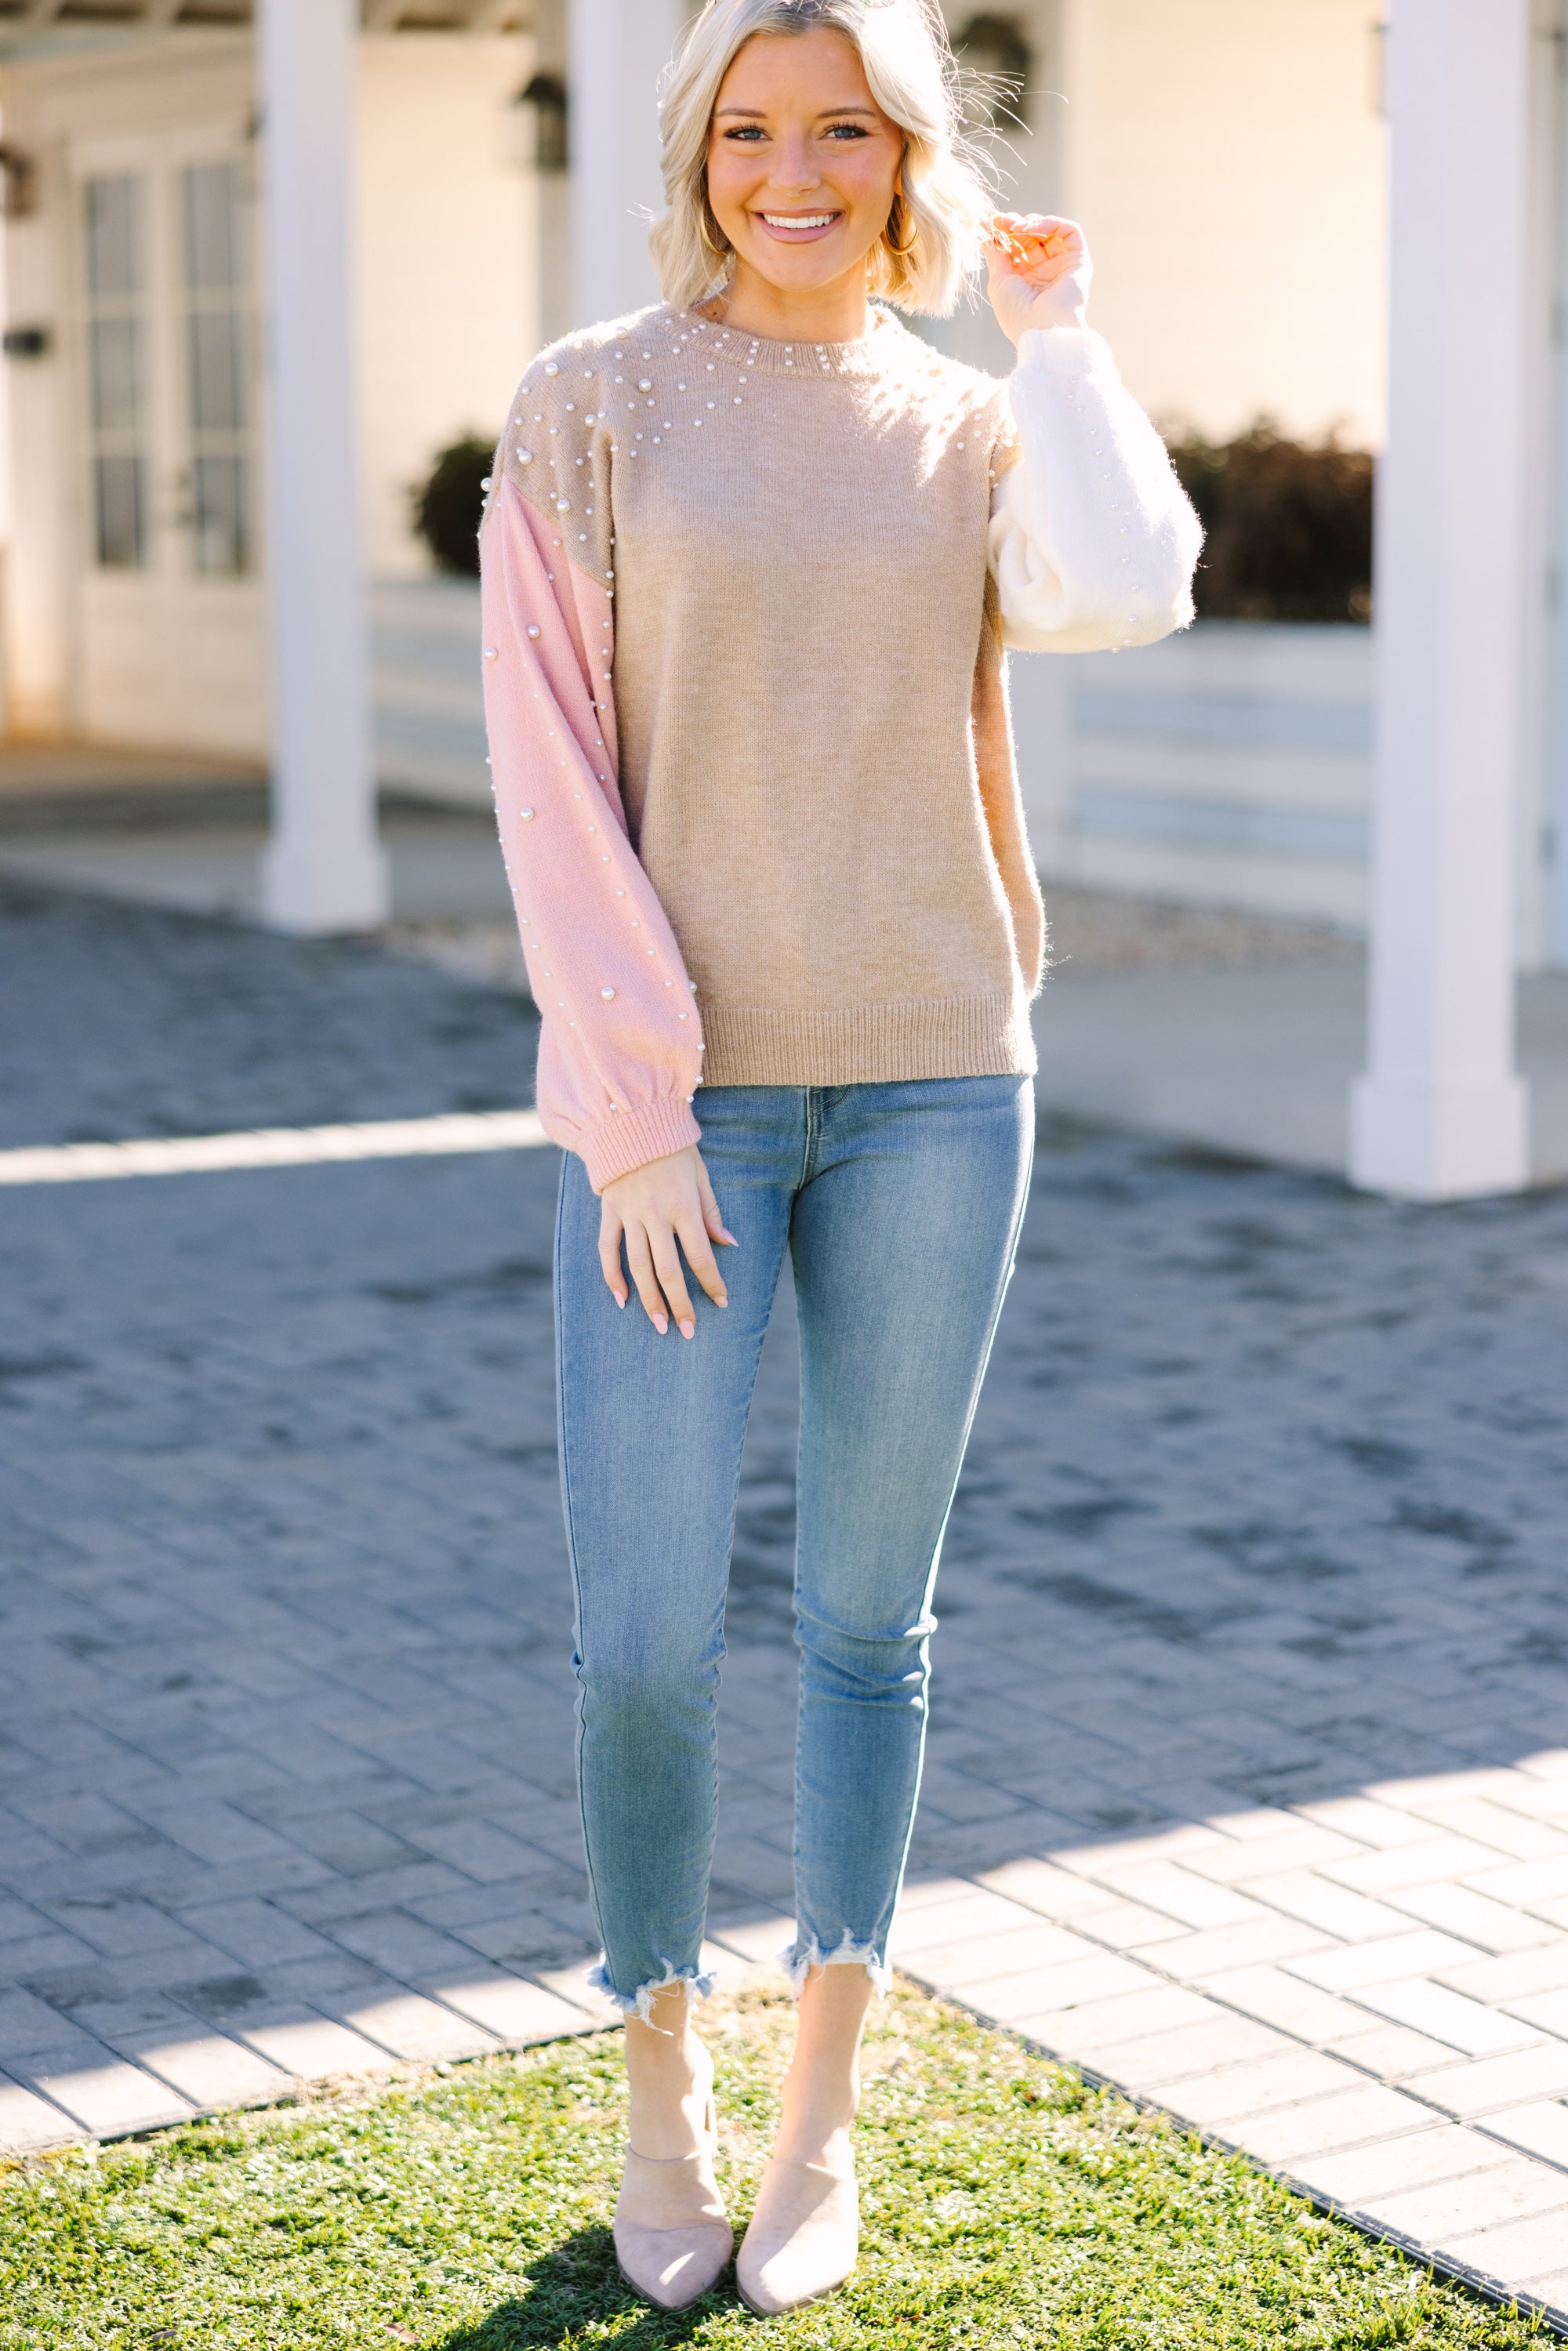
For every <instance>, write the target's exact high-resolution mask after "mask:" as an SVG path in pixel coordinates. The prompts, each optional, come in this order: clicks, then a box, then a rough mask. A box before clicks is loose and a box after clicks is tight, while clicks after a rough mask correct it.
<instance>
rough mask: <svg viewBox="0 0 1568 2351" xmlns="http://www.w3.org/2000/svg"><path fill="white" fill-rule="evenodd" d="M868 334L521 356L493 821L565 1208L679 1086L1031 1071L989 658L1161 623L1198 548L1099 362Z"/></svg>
mask: <svg viewBox="0 0 1568 2351" xmlns="http://www.w3.org/2000/svg"><path fill="white" fill-rule="evenodd" d="M1024 345H1025V349H1024V353H1023V356H1022V359H1021V360H1020V365H1019V370H1018V372H1017V373H1016V374H1015V376H1014V377H1013V379H1012V380H1011V382H1010V384H1009V383H1003V382H998V381H994V380H992V379H991V378H988V377H987V376H984V375H981V374H978V373H977V372H976V371H973V370H971V369H968V368H966V367H963V366H960V365H958V364H957V363H956V362H954V361H952V360H947V359H946V358H944V357H941V356H939V355H938V354H937V353H936V352H935V351H934V350H931V349H930V348H929V347H928V346H927V345H926V344H925V343H924V342H922V341H921V340H919V339H918V338H916V337H915V335H914V334H912V333H911V332H909V331H908V329H905V328H904V327H903V326H902V325H900V324H899V323H898V321H897V320H896V319H894V317H893V316H892V314H891V313H889V312H886V311H878V312H874V313H873V324H872V326H871V328H870V329H869V330H868V332H867V333H866V334H865V335H864V336H863V337H862V338H861V339H860V340H857V341H854V342H850V343H843V344H827V345H821V344H813V343H799V344H794V345H790V344H785V343H779V342H770V341H768V340H763V339H759V338H754V337H751V336H748V335H745V334H742V333H739V332H737V331H734V330H727V329H725V328H724V327H723V326H722V325H720V326H716V325H714V324H712V323H710V322H709V321H707V320H706V319H702V318H701V317H700V316H698V315H696V314H695V313H690V312H675V311H673V310H671V309H669V308H667V307H665V306H662V305H661V306H659V307H658V308H654V309H653V310H650V311H647V312H643V313H640V314H638V315H637V316H635V317H633V318H631V319H622V320H620V321H616V322H613V323H612V324H611V325H609V326H606V327H600V328H595V329H591V330H590V331H589V332H587V333H585V334H581V335H578V336H573V337H571V338H570V339H568V340H567V341H566V342H565V343H563V344H560V345H558V346H556V347H555V348H554V350H551V351H550V352H549V353H547V354H545V355H544V356H543V358H542V359H541V360H538V361H537V362H536V363H535V365H534V367H533V368H532V369H530V371H529V372H528V376H527V377H526V378H525V380H524V383H523V386H522V388H521V390H520V392H519V393H518V396H517V402H516V404H515V406H514V409H513V413H512V415H511V418H510V419H509V421H508V424H507V433H506V434H505V436H504V437H503V440H502V443H501V445H500V448H499V450H498V451H497V475H496V483H495V487H494V489H493V490H492V493H491V500H490V507H489V510H488V512H487V516H486V527H485V532H484V542H483V543H484V559H485V571H486V656H487V663H488V664H489V666H488V667H487V674H486V686H487V694H488V704H489V715H490V720H491V736H492V748H493V753H494V756H495V764H496V783H497V805H498V808H499V810H500V814H501V821H502V832H503V839H504V841H505V842H506V843H507V853H508V862H509V866H510V870H511V872H512V876H513V882H514V887H515V889H516V890H517V893H518V911H519V917H520V919H521V922H522V926H523V934H524V937H525V940H526V941H528V946H529V957H530V971H531V973H532V974H533V975H534V980H535V993H536V996H537V997H538V999H539V1001H540V1004H541V1008H543V1010H544V1014H545V1020H546V1032H547V1033H546V1040H545V1047H544V1051H543V1053H542V1055H541V1071H540V1105H541V1109H543V1110H544V1111H545V1113H546V1115H547V1121H549V1119H550V1117H551V1114H552V1105H553V1107H554V1114H555V1125H554V1127H553V1128H552V1131H555V1132H558V1133H559V1138H560V1139H561V1140H563V1141H566V1142H569V1143H570V1146H571V1147H573V1148H577V1149H580V1150H582V1151H583V1152H584V1155H585V1156H587V1157H588V1158H589V1159H590V1162H591V1166H593V1167H595V1168H596V1169H597V1170H598V1171H599V1172H598V1173H597V1174H596V1177H595V1180H596V1181H598V1180H608V1175H606V1174H605V1173H604V1171H605V1170H607V1169H608V1170H610V1171H611V1172H620V1167H621V1165H622V1163H624V1164H625V1165H635V1164H637V1162H636V1155H635V1154H636V1149H637V1147H638V1146H637V1144H634V1143H633V1140H632V1125H633V1123H635V1122H637V1121H639V1120H643V1122H644V1123H643V1126H642V1127H639V1128H638V1129H637V1132H638V1134H640V1135H641V1136H642V1137H643V1142H644V1143H645V1144H646V1145H647V1147H646V1148H644V1149H643V1156H648V1155H653V1144H657V1145H658V1146H659V1147H660V1148H664V1149H667V1148H671V1147H674V1145H673V1144H672V1141H671V1137H672V1136H673V1135H674V1132H675V1129H676V1127H677V1126H678V1125H679V1124H680V1121H679V1119H678V1117H674V1116H673V1114H674V1112H675V1109H676V1105H677V1103H678V1102H681V1101H683V1100H686V1099H690V1098H691V1097H693V1096H695V1108H696V1109H697V1111H698V1112H699V1113H700V1094H698V1093H697V1092H696V1080H695V1076H694V1078H693V1081H692V1082H691V1083H690V1084H689V1085H687V1084H683V1082H682V1078H683V1073H684V1071H686V1070H687V1069H690V1070H692V1071H700V1073H701V1075H700V1082H701V1083H702V1084H706V1085H709V1086H712V1085H811V1084H820V1085H841V1084H848V1083H853V1082H857V1081H881V1080H896V1079H913V1078H929V1077H957V1076H970V1075H974V1076H978V1075H986V1074H991V1073H998V1072H1005V1071H1019V1072H1024V1071H1030V1070H1031V1069H1032V1068H1033V1066H1034V1052H1033V1045H1032V1040H1031V1037H1030V1021H1029V1010H1028V1008H1029V1003H1030V998H1031V997H1032V996H1033V994H1034V993H1035V991H1036V989H1037V987H1038V986H1039V983H1040V968H1041V956H1042V943H1043V934H1044V925H1043V916H1042V912H1041V905H1040V891H1039V887H1038V884H1037V883H1036V879H1035V873H1034V868H1033V862H1032V859H1031V858H1030V852H1029V847H1028V841H1027V839H1026V835H1025V828H1024V820H1023V810H1022V805H1021V801H1020V797H1019V784H1018V777H1017V773H1016V769H1015V764H1014V758H1013V749H1012V740H1011V730H1010V726H1009V717H1008V706H1007V686H1006V667H1005V659H1004V644H1005V643H1019V644H1023V645H1030V646H1039V647H1041V648H1044V649H1056V648H1060V649H1061V650H1078V649H1081V648H1082V647H1085V646H1089V645H1094V644H1120V643H1137V642H1143V643H1146V642H1150V641H1151V640H1152V639H1153V638H1154V637H1155V636H1159V635H1163V634H1165V633H1166V632H1167V631H1168V630H1169V629H1170V628H1171V627H1173V626H1176V625H1179V624H1180V623H1181V622H1183V621H1184V620H1185V619H1186V618H1188V617H1190V612H1191V604H1190V597H1189V594H1188V585H1189V580H1190V573H1191V569H1192V562H1193V559H1194V558H1195V556H1196V552H1197V540H1196V525H1194V524H1193V523H1192V517H1191V514H1190V509H1189V508H1187V507H1186V502H1185V500H1184V499H1183V498H1182V497H1181V494H1180V491H1179V489H1178V488H1176V485H1175V482H1174V477H1173V476H1172V475H1171V473H1170V468H1169V465H1168V462H1167V461H1166V457H1165V453H1164V450H1163V448H1162V447H1161V446H1160V444H1159V443H1158V441H1157V438H1156V436H1155V434H1153V431H1152V428H1151V427H1150V426H1149V425H1148V423H1147V421H1146V419H1145V418H1144V416H1143V414H1142V412H1141V411H1140V410H1138V409H1137V407H1136V405H1135V403H1134V402H1132V401H1131V399H1130V398H1129V396H1128V394H1127V393H1126V392H1125V391H1124V389H1123V387H1122V385H1121V383H1120V380H1119V378H1118V377H1117V376H1116V373H1115V370H1114V367H1113V364H1112V362H1111V360H1110V355H1109V353H1108V351H1106V350H1105V347H1104V345H1103V342H1102V341H1101V340H1100V339H1099V337H1098V336H1095V335H1092V334H1090V333H1088V332H1087V331H1076V330H1061V329H1056V330H1052V331H1051V332H1050V333H1037V334H1030V335H1027V336H1026V337H1025V338H1024ZM1096 477H1098V478H1096ZM497 507H500V508H502V509H503V510H504V511H502V512H497ZM1129 532H1131V534H1132V535H1131V537H1129ZM1129 548H1130V549H1131V550H1132V552H1129V551H1128V550H1129ZM1118 566H1119V567H1120V568H1118ZM1130 574H1131V575H1132V576H1130ZM547 602H548V603H550V604H551V605H552V607H553V610H552V611H551V613H550V614H549V616H548V617H547V619H546V623H545V630H544V643H543V644H542V645H540V644H538V643H536V642H530V641H538V640H539V638H540V622H539V614H538V610H537V609H536V608H539V607H542V605H543V604H545V603H547ZM552 638H553V639H555V640H556V641H557V643H558V656H559V648H565V649H566V652H567V653H570V650H571V648H572V647H575V648H576V649H577V653H578V655H579V656H580V662H579V673H580V674H579V675H578V676H577V677H576V678H575V679H574V678H573V677H572V676H571V675H570V674H568V670H569V669H570V664H566V666H565V667H563V659H562V658H561V657H556V658H554V660H553V666H552V659H551V656H550V646H551V641H552ZM596 640H597V642H596ZM574 701H575V706H574ZM584 703H586V707H584V706H583V705H584ZM563 771H564V772H563ZM580 771H581V772H580ZM596 785H597V786H598V787H599V788H600V789H597V790H596V789H595V786H596ZM569 789H570V794H571V799H570V801H565V800H560V804H559V825H558V824H557V821H556V820H557V816H558V810H557V805H556V803H557V801H558V800H559V797H560V795H561V794H562V793H563V792H565V791H567V790H569ZM585 792H586V795H587V796H586V798H585V797H584V794H585ZM547 795H548V796H549V798H548V800H547V799H546V796H547ZM523 802H526V803H527V805H526V807H525V806H520V805H519V804H520V803H523ZM541 802H543V803H544V804H541ZM538 817H545V818H547V819H549V820H550V824H551V826H552V827H553V828H554V829H552V830H548V831H547V829H546V828H545V827H544V826H541V825H540V823H539V822H538ZM601 819H603V820H604V821H605V825H608V826H613V827H614V828H615V829H616V831H618V832H619V831H622V830H623V831H624V834H625V836H626V840H627V841H629V845H630V848H631V849H632V851H633V852H634V853H635V860H636V868H637V869H638V870H632V868H631V867H630V866H629V864H628V861H627V860H626V858H625V857H624V855H623V853H622V849H621V848H617V847H616V844H615V842H614V841H610V839H609V834H608V832H607V831H605V830H604V828H603V827H602V826H601V824H600V821H599V820H601ZM563 828H564V829H563ZM576 831H582V833H583V839H582V841H581V842H580V843H578V842H577V841H576V839H575V833H576ZM590 835H592V836H594V837H593V839H590V838H589V836H590ZM601 841H605V842H607V843H608V846H607V847H605V848H604V849H603V850H602V852H601V850H600V848H599V846H598V844H599V842H601ZM612 852H613V855H612ZM596 866H597V867H598V868H599V869H601V872H600V873H599V875H598V876H597V877H596V873H595V868H596ZM602 869H609V870H608V871H604V870H602ZM644 877H645V883H646V885H647V887H646V889H644V887H643V881H644ZM638 933H640V935H637V936H634V935H633V934H638ZM669 935H673V946H674V953H673V954H672V952H671V949H670V938H669ZM644 941H651V942H653V944H652V945H649V946H644V944H643V942H644ZM644 956H647V957H649V958H651V959H652V960H653V966H654V968H653V970H648V969H644V968H643V960H642V959H643V957H644ZM666 967H668V968H666ZM661 975H662V977H661ZM541 976H542V981H543V983H544V984H541ZM655 981H656V982H657V987H658V988H659V989H662V990H668V991H669V994H668V995H667V996H665V995H664V994H657V993H656V994H654V995H653V996H652V997H650V996H649V994H648V989H649V988H650V987H653V985H654V983H655ZM599 982H602V984H601V985H600V984H597V983H599ZM628 985H631V986H632V989H633V992H634V993H636V994H637V998H638V1001H639V1002H640V1003H641V1004H642V1005H643V1007H644V1008H645V1009H646V1011H647V1015H648V1019H652V1021H653V1027H652V1028H651V1029H650V1028H649V1027H648V1026H647V1025H646V1022H644V1025H643V1027H642V1028H641V1029H637V1028H635V1027H634V1026H633V1025H632V1024H633V1014H632V1005H631V1002H630V1001H629V999H628V993H627V990H628ZM558 989H559V990H561V991H563V992H561V993H560V994H559V997H558V993H557V991H558ZM694 995H695V1007H694V1006H693V1005H692V998H693V996H694ZM676 1004H680V1005H684V1006H685V1007H686V1008H688V1012H682V1013H677V1012H675V1011H674V1010H673V1009H672V1008H673V1007H674V1005H676ZM601 1006H602V1007H604V1008H605V1009H604V1010H602V1011H601V1009H600V1007H601ZM665 1011H667V1012H668V1013H669V1022H668V1025H669V1027H670V1036H669V1038H668V1039H666V1038H665V1037H664V1033H663V1029H664V1025H665V1024H663V1023H662V1022H661V1021H660V1019H659V1017H658V1016H659V1015H660V1014H661V1013H662V1012H665ZM558 1013H559V1014H564V1015H565V1016H566V1017H565V1018H564V1019H557V1018H555V1017H553V1016H555V1015H556V1014H558ZM692 1013H695V1016H696V1022H695V1024H694V1021H693V1019H692V1018H690V1017H689V1014H692ZM681 1021H684V1022H685V1027H684V1029H678V1028H677V1027H676V1025H675V1024H677V1023H678V1022H681ZM698 1026H700V1036H699V1035H698V1033H697V1028H698ZM639 1038H641V1039H642V1040H643V1043H644V1044H645V1050H646V1053H647V1057H648V1059H647V1067H646V1071H645V1072H643V1074H642V1075H640V1074H639V1071H638V1068H637V1056H638V1052H639V1050H642V1047H640V1045H639V1041H638V1040H639ZM552 1055H553V1059H552ZM645 1114H646V1115H645ZM688 1115H689V1113H688ZM650 1121H651V1123H649V1122H650ZM695 1132H696V1128H695V1122H694V1123H692V1126H691V1133H692V1134H694V1135H695ZM629 1153H630V1154H631V1155H630V1156H629V1155H628V1154H629Z"/></svg>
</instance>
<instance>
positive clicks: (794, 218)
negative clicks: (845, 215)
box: [762, 213, 837, 228]
mask: <svg viewBox="0 0 1568 2351" xmlns="http://www.w3.org/2000/svg"><path fill="white" fill-rule="evenodd" d="M762 217H763V219H764V220H765V221H766V222H767V223H768V227H769V228H826V227H827V226H828V224H829V223H830V221H832V220H834V219H835V218H836V217H837V215H836V214H833V213H764V214H763V215H762Z"/></svg>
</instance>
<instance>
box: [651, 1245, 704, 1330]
mask: <svg viewBox="0 0 1568 2351" xmlns="http://www.w3.org/2000/svg"><path fill="white" fill-rule="evenodd" d="M648 1238H649V1240H650V1242H651V1244H652V1248H653V1270H654V1272H655V1273H656V1274H657V1275H658V1277H659V1287H660V1289H661V1290H663V1291H664V1296H665V1297H666V1298H667V1299H668V1300H669V1301H670V1311H671V1313H672V1314H673V1315H674V1318H675V1328H676V1329H677V1330H678V1331H679V1332H680V1334H681V1336H682V1338H683V1339H695V1337H696V1334H697V1318H696V1316H695V1314H694V1313H693V1311H692V1301H691V1300H690V1299H689V1298H688V1297H687V1295H686V1285H685V1278H684V1276H683V1275H682V1272H681V1259H680V1253H679V1251H678V1250H677V1249H676V1248H675V1236H674V1233H673V1232H671V1231H670V1230H669V1229H668V1228H665V1230H664V1231H663V1232H655V1233H651V1234H650V1235H649V1236H648ZM655 1319H656V1318H655ZM663 1335H664V1333H663V1332H662V1331H661V1332H660V1336H661V1337H663Z"/></svg>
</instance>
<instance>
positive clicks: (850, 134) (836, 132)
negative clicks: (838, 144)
mask: <svg viewBox="0 0 1568 2351" xmlns="http://www.w3.org/2000/svg"><path fill="white" fill-rule="evenodd" d="M828 136H829V138H830V139H869V138H870V137H871V133H870V131H868V130H867V129H866V127H865V124H864V123H863V122H835V123H834V124H833V126H832V129H831V131H829V133H828Z"/></svg>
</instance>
